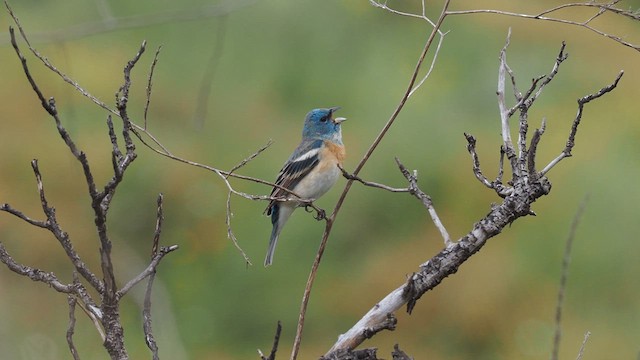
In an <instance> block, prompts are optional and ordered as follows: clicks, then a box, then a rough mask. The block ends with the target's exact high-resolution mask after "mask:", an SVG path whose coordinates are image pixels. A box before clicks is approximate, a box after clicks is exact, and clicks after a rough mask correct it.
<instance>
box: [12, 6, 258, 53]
mask: <svg viewBox="0 0 640 360" xmlns="http://www.w3.org/2000/svg"><path fill="white" fill-rule="evenodd" d="M256 2H257V0H227V1H223V2H217V3H215V4H211V5H204V6H200V7H194V8H191V9H176V10H165V11H158V12H156V13H151V14H140V15H132V16H123V17H110V18H106V19H103V20H102V21H99V22H96V21H93V22H88V23H83V24H77V25H71V26H68V27H66V28H62V29H58V30H49V31H46V32H40V33H34V34H33V35H32V37H33V38H34V40H35V41H37V42H39V43H57V42H61V41H69V40H75V39H82V38H86V37H90V36H94V35H98V34H105V33H110V32H116V31H121V30H128V29H136V28H142V27H148V26H153V25H159V24H166V23H171V24H176V23H180V22H189V21H197V20H200V19H207V18H213V17H220V16H226V15H229V14H230V13H232V12H234V11H238V10H240V9H242V8H244V7H247V6H251V5H253V4H254V3H256ZM6 4H7V1H6V0H5V5H6ZM6 6H8V5H6ZM4 42H5V41H3V40H2V39H0V44H2V43H4Z"/></svg>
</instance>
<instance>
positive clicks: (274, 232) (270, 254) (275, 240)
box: [264, 223, 280, 266]
mask: <svg viewBox="0 0 640 360" xmlns="http://www.w3.org/2000/svg"><path fill="white" fill-rule="evenodd" d="M278 235H280V230H279V226H278V224H277V223H275V224H273V230H272V231H271V239H270V240H269V248H268V249H267V256H266V257H265V258H264V266H269V265H271V263H272V262H273V253H274V252H275V251H276V244H277V243H278Z"/></svg>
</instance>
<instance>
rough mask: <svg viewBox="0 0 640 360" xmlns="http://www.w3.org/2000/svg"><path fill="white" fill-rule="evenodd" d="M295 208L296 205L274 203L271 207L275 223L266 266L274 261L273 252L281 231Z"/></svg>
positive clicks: (272, 219) (273, 222)
mask: <svg viewBox="0 0 640 360" xmlns="http://www.w3.org/2000/svg"><path fill="white" fill-rule="evenodd" d="M295 209H296V207H295V205H280V204H274V205H273V206H272V207H271V223H272V224H273V230H271V239H270V240H269V249H267V256H266V257H265V259H264V266H269V265H271V263H272V262H273V253H274V252H275V251H276V244H277V243H278V236H279V235H280V231H281V230H282V228H283V227H284V224H285V223H286V222H287V220H288V219H289V216H291V213H293V210H295Z"/></svg>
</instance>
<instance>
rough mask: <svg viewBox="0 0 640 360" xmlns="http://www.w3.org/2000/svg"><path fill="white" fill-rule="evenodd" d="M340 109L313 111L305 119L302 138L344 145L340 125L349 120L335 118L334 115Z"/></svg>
mask: <svg viewBox="0 0 640 360" xmlns="http://www.w3.org/2000/svg"><path fill="white" fill-rule="evenodd" d="M338 109H340V108H339V107H332V108H328V109H313V110H311V111H309V113H308V114H307V117H306V118H305V119H304V128H303V129H302V137H303V138H305V139H322V140H332V141H334V142H337V143H339V144H342V130H341V129H340V124H341V123H342V122H343V121H345V120H347V119H346V118H343V117H338V118H334V117H333V114H334V113H335V112H336V111H338Z"/></svg>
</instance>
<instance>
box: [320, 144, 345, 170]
mask: <svg viewBox="0 0 640 360" xmlns="http://www.w3.org/2000/svg"><path fill="white" fill-rule="evenodd" d="M324 146H325V148H324V150H325V151H324V154H322V155H323V156H328V157H330V158H331V157H333V158H335V160H336V162H337V163H338V164H340V165H342V161H343V160H344V158H345V157H346V156H347V153H346V151H345V149H344V145H338V144H336V143H334V142H332V141H327V140H325V141H324Z"/></svg>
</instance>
